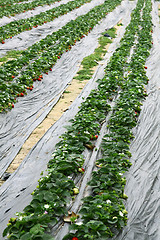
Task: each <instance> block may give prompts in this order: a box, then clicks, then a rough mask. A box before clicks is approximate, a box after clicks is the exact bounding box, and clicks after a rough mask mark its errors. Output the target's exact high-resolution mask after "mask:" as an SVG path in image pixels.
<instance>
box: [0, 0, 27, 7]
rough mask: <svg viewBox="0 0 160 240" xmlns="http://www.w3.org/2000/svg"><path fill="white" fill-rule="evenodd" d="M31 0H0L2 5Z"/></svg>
mask: <svg viewBox="0 0 160 240" xmlns="http://www.w3.org/2000/svg"><path fill="white" fill-rule="evenodd" d="M27 1H29V0H1V1H0V6H1V7H2V6H6V5H11V4H14V3H21V2H27Z"/></svg>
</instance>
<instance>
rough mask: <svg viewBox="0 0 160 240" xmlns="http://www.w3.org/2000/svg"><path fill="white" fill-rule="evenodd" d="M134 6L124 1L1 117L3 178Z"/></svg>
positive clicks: (0, 172) (0, 149)
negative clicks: (107, 33)
mask: <svg viewBox="0 0 160 240" xmlns="http://www.w3.org/2000/svg"><path fill="white" fill-rule="evenodd" d="M130 5H131V6H132V3H130V2H128V1H126V0H125V1H123V3H122V5H121V6H119V7H117V8H116V9H115V10H114V11H113V12H112V13H110V14H108V15H107V17H106V18H105V20H104V21H103V22H102V23H101V25H98V26H97V27H95V28H94V30H93V31H92V32H91V33H90V34H89V35H88V36H87V37H85V38H84V39H83V40H82V41H80V42H78V43H77V44H76V45H75V46H74V47H73V48H72V50H71V51H70V52H67V53H65V54H63V56H62V57H61V59H60V60H58V62H57V63H56V65H55V66H54V67H53V71H52V72H49V74H48V75H44V78H43V81H42V82H35V83H34V89H33V91H32V92H29V93H28V95H27V96H25V97H23V98H18V102H17V103H16V104H15V108H14V109H12V110H11V111H10V112H8V113H7V114H6V113H2V114H0V164H1V169H0V177H1V176H2V175H3V173H4V172H5V171H6V169H7V167H8V166H9V165H10V163H11V162H12V161H13V159H14V158H15V156H16V155H17V153H18V152H19V150H20V148H21V147H22V145H23V143H24V142H25V140H26V139H27V138H28V136H29V135H30V134H31V132H32V131H33V130H34V129H35V128H36V127H37V125H38V124H39V123H40V122H42V120H43V119H44V118H45V116H46V115H47V114H48V112H49V111H50V110H51V109H52V107H53V106H54V105H55V103H56V102H57V101H58V99H59V97H60V95H59V94H60V93H61V92H62V91H63V90H64V89H65V88H66V87H67V84H68V83H69V82H70V81H71V80H72V78H73V77H74V76H75V74H76V72H77V70H78V64H79V63H80V62H81V61H82V59H83V58H84V57H85V56H87V55H90V54H91V53H93V51H94V49H95V48H96V47H97V46H98V43H97V39H98V37H99V35H100V34H101V32H103V31H104V30H105V28H110V27H111V26H114V25H115V24H116V23H117V22H118V21H119V20H120V19H121V18H122V17H123V15H124V13H125V12H127V11H128V10H127V9H126V6H130Z"/></svg>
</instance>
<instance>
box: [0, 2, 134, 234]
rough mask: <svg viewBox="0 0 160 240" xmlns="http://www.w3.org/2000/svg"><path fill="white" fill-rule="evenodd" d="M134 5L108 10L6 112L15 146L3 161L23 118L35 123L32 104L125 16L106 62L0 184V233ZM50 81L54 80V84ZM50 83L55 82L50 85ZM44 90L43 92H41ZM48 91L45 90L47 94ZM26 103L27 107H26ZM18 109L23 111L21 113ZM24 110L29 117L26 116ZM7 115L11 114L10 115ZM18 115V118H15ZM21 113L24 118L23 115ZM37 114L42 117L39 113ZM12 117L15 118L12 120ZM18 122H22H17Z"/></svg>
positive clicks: (26, 196) (42, 167)
mask: <svg viewBox="0 0 160 240" xmlns="http://www.w3.org/2000/svg"><path fill="white" fill-rule="evenodd" d="M133 7H135V2H129V1H126V0H125V1H123V3H122V5H121V6H119V7H117V8H116V9H115V10H114V11H113V12H112V13H110V14H108V15H107V16H106V18H105V19H104V20H103V21H101V23H100V24H99V25H98V26H96V27H95V28H94V29H93V31H92V32H91V33H90V34H89V35H88V36H87V37H86V38H84V39H83V40H82V41H81V42H79V43H78V44H76V45H75V46H74V47H73V48H72V50H71V51H70V52H69V53H68V54H64V55H63V56H62V58H61V59H60V61H58V62H57V64H56V65H55V69H54V71H53V72H54V74H55V75H54V74H53V72H51V73H50V74H53V75H52V77H51V75H48V76H46V78H45V79H44V80H43V82H41V83H40V85H39V86H38V87H37V88H35V90H34V91H35V92H31V93H30V94H29V95H28V96H26V99H25V98H21V99H20V100H19V102H18V103H17V105H18V107H16V106H15V109H13V110H12V111H11V112H10V113H8V114H7V116H8V119H9V120H10V124H9V126H10V130H9V131H8V136H9V139H10V140H8V141H6V144H7V143H9V142H10V141H11V139H12V138H13V137H14V135H16V136H15V138H17V139H16V140H15V141H13V142H14V144H16V146H15V147H14V149H13V151H12V154H10V156H8V158H6V159H5V160H6V162H7V161H8V160H9V159H11V158H12V157H13V156H12V155H14V153H15V152H16V151H17V148H20V145H22V144H21V142H22V138H24V134H27V133H26V132H27V131H28V129H27V127H26V129H24V132H23V133H22V132H20V130H21V128H22V127H23V125H25V124H26V121H27V120H28V121H29V122H28V126H29V129H30V128H31V127H32V125H35V122H34V121H33V122H32V121H31V117H33V119H35V116H36V114H37V113H38V110H39V111H40V109H38V110H37V109H36V110H35V108H38V107H39V106H40V105H41V104H43V102H44V101H46V102H47V101H48V100H46V98H47V96H48V95H49V94H51V95H52V97H53V93H54V90H53V89H54V87H55V85H56V86H57V89H56V90H55V91H58V89H60V85H59V84H60V82H61V85H62V86H64V85H65V86H66V84H67V83H66V82H65V80H66V79H68V81H70V80H71V79H72V78H73V76H74V75H75V72H76V71H77V63H78V62H79V61H81V60H82V58H84V57H85V56H86V54H87V55H89V54H91V53H92V52H93V51H94V49H95V48H96V47H97V46H98V42H97V39H98V37H99V36H100V34H101V32H103V31H104V30H105V29H106V28H111V27H113V26H114V25H115V24H116V23H117V22H118V21H119V20H120V19H121V18H124V26H122V29H121V31H119V33H118V37H117V38H116V39H115V41H114V42H113V43H112V44H111V45H110V48H109V51H108V53H107V58H106V63H105V64H100V65H99V68H98V70H97V72H96V73H95V74H94V76H93V78H92V79H91V80H90V81H89V83H88V84H87V86H86V87H85V89H84V90H83V92H82V94H81V95H80V96H79V97H78V98H77V99H76V101H75V102H74V103H73V104H72V105H71V107H70V108H69V110H68V111H66V112H65V113H64V114H63V116H62V117H61V118H60V119H59V120H58V121H57V122H56V123H55V124H54V125H53V126H52V127H51V128H50V129H49V130H48V131H47V132H46V134H45V135H44V136H43V137H42V138H41V139H40V140H39V142H38V143H37V144H36V145H35V146H34V147H33V148H32V150H31V151H30V153H29V154H28V155H27V157H26V158H25V159H24V161H23V163H22V164H21V165H20V167H19V168H18V169H17V170H16V171H15V172H14V173H13V174H12V175H11V177H10V178H9V179H8V180H7V181H6V182H5V183H4V184H3V185H2V187H1V188H0V202H1V208H0V221H1V222H0V234H1V233H2V231H3V229H4V228H5V227H6V224H7V222H8V220H9V218H10V217H13V216H14V214H15V213H16V212H17V211H22V210H23V209H24V207H25V206H26V205H27V204H28V203H29V202H30V201H31V198H32V197H31V195H30V193H31V192H32V191H33V190H34V189H35V188H36V185H37V181H38V179H39V178H40V173H41V171H42V170H45V169H46V165H47V162H48V161H49V160H50V158H51V155H52V152H53V151H54V149H55V145H56V143H57V142H58V141H59V136H60V135H61V134H62V133H63V132H64V131H65V128H64V125H67V124H68V120H69V119H71V118H73V117H74V116H75V114H76V113H77V111H78V109H79V108H78V106H79V105H80V104H81V102H82V101H84V100H83V99H82V97H84V98H86V97H87V96H88V94H89V92H90V91H91V89H93V88H95V87H96V83H95V81H96V80H97V79H99V78H102V77H103V76H104V67H105V66H106V64H107V61H109V58H110V56H111V55H112V54H113V52H114V51H115V49H116V48H117V46H118V44H119V41H120V39H121V37H122V35H123V34H124V32H125V27H126V25H127V24H128V23H129V20H130V19H129V16H130V13H131V9H133ZM67 64H68V66H67ZM57 71H59V72H57ZM64 71H65V72H64ZM61 74H62V75H61ZM60 76H63V77H64V78H63V77H62V78H63V81H62V80H61V79H60ZM51 80H52V81H51ZM53 81H55V82H54V84H53ZM64 82H65V83H64ZM52 85H54V86H53V87H52ZM62 88H63V87H61V89H62ZM42 90H43V91H42ZM44 91H45V93H43V92H44ZM47 92H48V94H46V93H47ZM50 92H51V93H50ZM36 95H37V97H36ZM28 106H29V107H30V109H29V111H28ZM35 106H36V107H35ZM44 106H45V104H43V108H44ZM32 109H33V110H32ZM15 111H16V112H15ZM21 111H23V113H22V115H21ZM34 111H35V113H34ZM43 111H44V112H45V113H46V112H48V109H47V110H46V109H43ZM27 112H28V117H27V116H25V115H26V113H27ZM9 115H11V116H12V117H11V116H9ZM42 115H43V114H42ZM4 116H5V115H4ZM17 116H18V118H17V119H16V117H17ZM22 116H23V117H24V118H22ZM43 117H44V115H43ZM40 118H41V120H42V116H41V117H40ZM8 119H7V118H6V120H5V122H6V123H7V122H8ZM12 119H14V120H13V122H12ZM21 122H22V125H21V126H19V125H20V124H21ZM15 123H16V125H15V127H13V124H15ZM3 127H5V126H3ZM16 127H17V128H18V129H19V132H17V131H16V130H15V131H14V133H13V136H12V134H11V133H12V131H13V129H16ZM33 128H34V127H33ZM4 133H5V131H4ZM6 137H7V136H6ZM12 145H13V143H12V144H11V146H12ZM11 149H12V148H10V151H11ZM6 162H5V164H6Z"/></svg>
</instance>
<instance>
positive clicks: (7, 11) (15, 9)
mask: <svg viewBox="0 0 160 240" xmlns="http://www.w3.org/2000/svg"><path fill="white" fill-rule="evenodd" d="M60 1H61V0H58V2H60ZM55 2H57V0H34V1H32V2H28V3H22V4H14V5H12V4H6V5H1V11H0V18H2V17H4V16H6V17H9V16H15V15H16V14H18V13H22V12H25V11H28V10H34V8H36V7H39V6H44V5H50V4H52V3H55Z"/></svg>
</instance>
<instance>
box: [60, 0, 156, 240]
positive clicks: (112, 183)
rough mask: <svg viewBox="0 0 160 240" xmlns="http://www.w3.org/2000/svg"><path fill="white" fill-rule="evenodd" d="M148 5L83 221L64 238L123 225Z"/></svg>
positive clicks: (92, 235) (102, 234)
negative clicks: (126, 172)
mask: <svg viewBox="0 0 160 240" xmlns="http://www.w3.org/2000/svg"><path fill="white" fill-rule="evenodd" d="M151 10H152V4H151V1H150V0H146V1H145V7H144V9H143V16H142V22H141V27H142V29H139V31H138V32H137V35H138V43H137V45H136V49H135V52H134V54H133V55H132V58H131V61H130V63H129V66H128V70H129V72H130V73H129V75H128V76H127V78H126V80H125V81H123V82H121V88H122V91H121V92H120V97H119V99H118V100H117V103H116V106H115V107H114V110H113V113H112V115H111V118H110V121H109V124H108V126H107V127H108V130H109V133H108V134H106V135H105V136H104V138H103V143H102V154H103V158H101V159H99V160H98V161H97V164H98V166H100V167H99V169H97V170H96V171H94V172H93V176H92V179H91V181H90V182H89V185H90V186H91V187H92V195H91V196H89V197H86V198H84V204H83V206H82V209H81V211H80V213H81V214H82V219H83V222H81V223H78V224H73V225H72V229H74V230H77V232H76V233H75V232H74V233H71V234H69V235H68V236H66V237H65V238H64V240H69V239H74V240H82V239H83V240H84V239H87V240H89V239H108V238H109V237H113V235H114V233H115V232H116V231H115V230H116V229H117V228H122V227H123V226H124V225H125V224H126V220H127V218H126V214H127V211H126V210H125V208H124V205H123V199H124V198H127V196H126V195H125V194H124V184H125V182H126V180H125V178H122V175H123V173H124V172H125V171H126V170H127V169H128V167H129V166H130V162H129V160H128V157H130V156H131V154H130V152H129V143H130V140H131V139H132V138H133V134H132V128H133V127H135V126H136V124H137V117H138V115H139V113H140V110H141V109H140V105H141V101H142V100H143V99H144V98H145V96H146V93H145V91H144V85H145V84H147V82H148V78H147V76H146V73H145V70H144V64H145V62H146V59H147V57H148V56H149V50H150V48H151V46H152V43H151V41H152V35H151V31H152V19H151V15H150V13H151Z"/></svg>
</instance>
